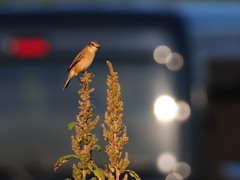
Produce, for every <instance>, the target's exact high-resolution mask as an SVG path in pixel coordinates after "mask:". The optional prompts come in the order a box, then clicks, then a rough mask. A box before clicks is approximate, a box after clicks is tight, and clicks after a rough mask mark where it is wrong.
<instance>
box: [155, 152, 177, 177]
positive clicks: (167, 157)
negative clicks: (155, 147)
mask: <svg viewBox="0 0 240 180" xmlns="http://www.w3.org/2000/svg"><path fill="white" fill-rule="evenodd" d="M176 162H177V158H176V157H175V156H174V155H173V154H172V153H170V152H165V153H162V154H160V156H159V157H158V158H157V167H158V169H159V170H160V171H161V172H162V173H164V174H167V173H169V172H171V171H172V170H173V167H174V166H175V164H176Z"/></svg>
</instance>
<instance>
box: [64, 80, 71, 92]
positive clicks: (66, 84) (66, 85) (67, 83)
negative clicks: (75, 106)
mask: <svg viewBox="0 0 240 180" xmlns="http://www.w3.org/2000/svg"><path fill="white" fill-rule="evenodd" d="M71 79H72V78H68V79H67V81H66V83H65V85H64V87H63V90H64V89H65V88H67V87H68V85H69V83H70V81H71Z"/></svg>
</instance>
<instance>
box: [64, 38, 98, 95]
mask: <svg viewBox="0 0 240 180" xmlns="http://www.w3.org/2000/svg"><path fill="white" fill-rule="evenodd" d="M99 48H100V44H99V43H98V42H97V41H90V42H89V43H88V44H87V46H85V47H84V48H83V49H82V51H80V52H79V53H78V55H77V56H76V57H75V59H74V60H73V62H72V64H71V65H70V66H69V68H68V70H67V72H69V74H68V77H67V81H66V83H65V84H64V87H63V90H64V89H65V88H67V87H68V85H69V83H70V81H71V79H72V78H73V77H74V76H77V75H78V74H79V73H82V72H84V71H85V70H86V69H87V68H88V67H89V66H90V65H91V64H92V62H93V59H94V57H95V53H96V52H97V50H98V49H99Z"/></svg>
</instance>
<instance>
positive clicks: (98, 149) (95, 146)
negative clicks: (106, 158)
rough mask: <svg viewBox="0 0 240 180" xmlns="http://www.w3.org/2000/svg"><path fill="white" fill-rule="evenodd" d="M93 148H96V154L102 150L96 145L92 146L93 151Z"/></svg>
mask: <svg viewBox="0 0 240 180" xmlns="http://www.w3.org/2000/svg"><path fill="white" fill-rule="evenodd" d="M95 148H97V151H98V152H100V151H101V150H102V148H101V146H99V145H97V144H95V145H94V146H93V149H95Z"/></svg>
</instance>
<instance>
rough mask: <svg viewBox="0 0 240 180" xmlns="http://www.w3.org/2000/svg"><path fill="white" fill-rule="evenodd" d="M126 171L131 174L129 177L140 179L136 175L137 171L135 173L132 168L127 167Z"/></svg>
mask: <svg viewBox="0 0 240 180" xmlns="http://www.w3.org/2000/svg"><path fill="white" fill-rule="evenodd" d="M125 171H126V172H128V173H129V175H130V176H131V177H133V178H134V179H136V180H141V178H140V177H139V176H138V175H137V173H135V172H134V171H132V170H129V169H127V170H125Z"/></svg>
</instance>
